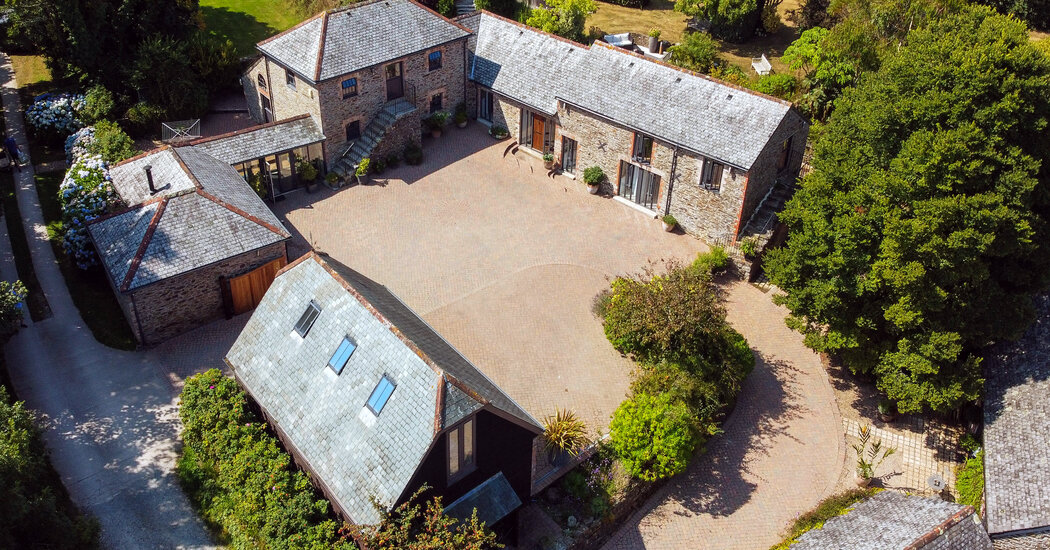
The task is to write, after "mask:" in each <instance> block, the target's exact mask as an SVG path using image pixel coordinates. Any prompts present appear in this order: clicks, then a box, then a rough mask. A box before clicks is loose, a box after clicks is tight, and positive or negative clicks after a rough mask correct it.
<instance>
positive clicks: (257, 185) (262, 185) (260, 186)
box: [248, 172, 334, 199]
mask: <svg viewBox="0 0 1050 550" xmlns="http://www.w3.org/2000/svg"><path fill="white" fill-rule="evenodd" d="M329 174H330V175H331V174H334V172H330V173H329ZM248 185H249V186H251V188H252V191H255V194H256V195H259V198H260V199H265V198H266V197H268V196H270V182H268V181H266V179H265V178H263V175H262V173H261V172H253V173H251V174H250V175H249V176H248Z"/></svg>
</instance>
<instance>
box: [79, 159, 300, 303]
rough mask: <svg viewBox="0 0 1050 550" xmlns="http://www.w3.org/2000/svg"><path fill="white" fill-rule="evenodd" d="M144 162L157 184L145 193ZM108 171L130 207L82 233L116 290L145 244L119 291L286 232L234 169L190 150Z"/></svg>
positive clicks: (252, 247)
mask: <svg viewBox="0 0 1050 550" xmlns="http://www.w3.org/2000/svg"><path fill="white" fill-rule="evenodd" d="M180 161H181V162H180ZM147 165H150V166H152V174H153V180H154V185H155V186H156V187H158V188H161V190H160V191H159V192H158V193H156V195H151V194H150V191H149V186H148V183H147V180H146V176H145V172H144V170H143V169H144V167H145V166H147ZM110 175H111V177H112V180H113V187H114V189H115V190H116V191H117V194H118V195H119V196H120V197H121V198H122V199H123V200H124V201H125V202H126V203H128V204H129V205H130V207H129V209H128V211H126V212H123V213H120V214H117V215H114V216H111V217H104V218H100V219H98V220H96V221H94V222H92V223H91V224H90V225H88V231H89V232H90V234H91V237H92V239H93V240H94V242H95V246H96V249H97V250H98V253H99V257H100V258H101V259H102V264H103V265H104V266H105V268H106V270H107V272H108V273H109V275H110V277H111V279H112V280H113V282H114V284H115V285H116V286H117V287H118V288H120V287H121V285H122V284H123V283H124V282H125V281H126V279H127V276H128V273H129V271H130V270H131V268H132V267H133V265H134V261H133V259H134V258H135V256H136V254H137V253H138V252H139V250H140V249H141V248H142V244H143V243H144V242H145V249H144V250H142V252H143V253H142V257H141V258H140V261H139V263H138V267H137V269H136V270H135V272H134V273H133V274H132V278H131V280H130V281H128V283H129V284H128V286H127V288H126V289H124V290H134V289H135V288H138V287H141V286H144V285H147V284H150V283H153V282H156V281H159V280H161V279H164V278H167V277H173V276H176V275H179V274H182V273H185V272H187V271H191V270H193V269H196V268H198V267H203V266H205V265H208V264H211V263H214V262H217V261H220V260H223V259H226V258H229V257H232V256H236V255H238V254H242V253H244V252H249V251H251V250H255V249H257V248H261V247H264V246H268V245H271V244H274V243H277V242H280V241H282V240H285V239H287V238H289V236H290V234H289V233H288V232H287V230H285V229H284V227H283V226H282V225H281V222H280V220H279V219H277V216H275V215H274V214H273V212H271V211H270V209H269V208H268V207H267V206H266V204H265V203H263V202H262V200H261V199H260V198H259V196H258V195H256V194H255V192H254V191H252V189H251V188H250V187H249V186H248V184H247V183H245V181H244V180H243V179H242V178H241V177H240V175H239V174H237V171H236V170H234V169H233V168H232V167H231V166H230V165H228V164H226V163H224V162H222V161H220V160H217V159H215V158H212V157H210V156H208V155H206V154H204V153H203V152H201V151H197V150H195V149H194V148H192V147H183V148H178V149H171V148H164V149H159V150H157V151H153V152H151V153H149V154H147V155H144V156H142V157H138V158H135V159H132V160H130V161H128V162H125V163H122V164H118V165H116V166H114V167H113V168H112V169H111V170H110ZM198 183H199V184H200V187H199V188H198ZM202 192H203V193H207V194H210V195H211V196H213V197H215V198H216V199H218V200H219V201H221V202H223V203H225V204H228V205H230V206H232V207H233V208H234V209H230V208H227V207H226V206H224V205H223V204H220V203H219V202H216V201H215V200H212V199H210V198H208V197H205V196H204V195H203V194H202ZM147 201H148V204H144V203H146V202H147ZM160 208H163V209H164V210H163V212H162V213H161V215H160V217H159V219H158V220H156V226H155V227H154V230H153V232H152V233H150V232H149V230H148V229H149V227H150V225H151V223H152V222H153V221H154V220H153V218H154V215H155V214H156V213H157V212H158V210H159V209H160ZM274 229H276V230H277V231H274ZM147 239H148V242H147V241H146V240H147Z"/></svg>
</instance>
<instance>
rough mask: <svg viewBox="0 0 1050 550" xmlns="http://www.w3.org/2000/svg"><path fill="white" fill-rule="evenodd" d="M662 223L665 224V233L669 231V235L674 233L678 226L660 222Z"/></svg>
mask: <svg viewBox="0 0 1050 550" xmlns="http://www.w3.org/2000/svg"><path fill="white" fill-rule="evenodd" d="M660 223H662V224H664V231H667V232H668V233H670V232H672V231H674V226H675V225H677V224H673V223H667V222H660Z"/></svg>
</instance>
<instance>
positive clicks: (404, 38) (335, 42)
mask: <svg viewBox="0 0 1050 550" xmlns="http://www.w3.org/2000/svg"><path fill="white" fill-rule="evenodd" d="M322 34H323V36H322ZM468 34H469V33H468V32H466V31H465V30H463V29H462V28H461V27H459V26H458V25H456V24H454V23H452V22H450V21H448V20H447V19H445V18H443V17H441V16H440V15H437V14H435V13H433V12H431V11H429V10H427V9H426V8H424V7H422V6H421V5H419V4H416V3H414V2H411V1H409V0H374V1H371V2H359V3H357V4H353V5H351V6H348V7H346V8H341V9H337V10H332V11H329V12H326V13H324V14H321V15H318V16H317V17H316V18H314V19H312V20H310V23H309V24H306V25H302V26H300V27H298V28H293V29H292V30H290V31H288V32H286V33H284V34H281V35H277V37H275V38H273V39H271V40H268V41H265V42H262V43H260V44H259V45H258V48H259V50H260V51H262V52H263V53H264V54H266V55H268V56H270V57H272V58H273V59H275V60H276V61H277V62H279V63H281V64H283V65H286V66H289V67H291V68H292V70H294V71H295V72H297V73H299V74H300V75H301V76H303V77H305V78H306V79H307V80H309V81H311V82H315V81H318V80H327V79H329V78H334V77H337V76H340V75H344V74H347V73H351V72H354V71H358V70H360V69H364V68H366V67H371V66H373V65H378V64H380V63H383V62H385V61H389V60H392V59H397V58H399V57H404V56H406V55H409V54H412V53H415V52H418V51H421V50H426V49H429V48H433V47H435V46H438V45H441V44H445V43H447V42H451V41H453V40H456V39H459V38H464V37H466V36H468ZM322 41H323V42H324V48H323V49H321V48H320V47H319V46H320V44H321V42H322ZM318 55H320V56H321V63H320V78H316V77H317V62H318V61H317V58H318Z"/></svg>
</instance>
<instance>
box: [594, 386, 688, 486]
mask: <svg viewBox="0 0 1050 550" xmlns="http://www.w3.org/2000/svg"><path fill="white" fill-rule="evenodd" d="M694 426H695V419H694V418H693V415H692V414H690V412H689V408H688V407H687V406H686V405H685V403H682V402H681V401H676V400H674V399H673V398H672V397H671V396H670V395H666V394H664V395H658V396H653V395H649V394H647V393H640V394H636V395H634V396H633V397H631V398H630V399H628V400H626V401H624V402H623V403H621V404H620V406H619V407H617V408H616V412H615V413H613V419H612V424H610V426H609V439H610V446H611V447H612V448H613V450H614V451H615V452H616V454H617V455H618V456H619V457H620V460H621V461H622V462H623V466H624V468H626V469H627V471H628V473H630V474H631V475H632V476H634V477H637V478H639V479H642V480H645V481H656V480H659V479H663V478H666V477H671V476H673V475H676V474H680V473H682V472H683V471H685V468H686V466H688V465H689V459H690V458H692V456H693V451H694V450H695V449H696V442H697V437H696V431H695V427H694Z"/></svg>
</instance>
